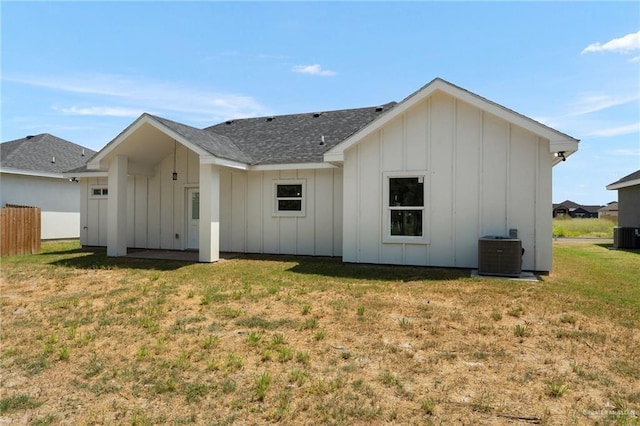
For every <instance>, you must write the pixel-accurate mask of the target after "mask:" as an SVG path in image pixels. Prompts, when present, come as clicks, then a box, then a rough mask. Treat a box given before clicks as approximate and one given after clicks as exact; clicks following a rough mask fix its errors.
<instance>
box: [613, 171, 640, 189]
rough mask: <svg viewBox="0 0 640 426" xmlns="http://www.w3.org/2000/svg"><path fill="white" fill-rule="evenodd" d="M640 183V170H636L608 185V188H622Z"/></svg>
mask: <svg viewBox="0 0 640 426" xmlns="http://www.w3.org/2000/svg"><path fill="white" fill-rule="evenodd" d="M635 185H640V170H638V171H635V172H633V173H631V174H629V175H627V176H625V177H623V178H621V179H618V180H617V181H615V182H613V183H610V184H609V185H607V189H621V188H627V187H630V186H635Z"/></svg>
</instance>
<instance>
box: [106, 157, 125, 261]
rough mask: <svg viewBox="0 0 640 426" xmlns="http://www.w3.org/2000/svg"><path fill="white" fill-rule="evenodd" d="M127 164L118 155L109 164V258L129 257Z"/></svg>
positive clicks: (123, 158)
mask: <svg viewBox="0 0 640 426" xmlns="http://www.w3.org/2000/svg"><path fill="white" fill-rule="evenodd" d="M127 162H128V158H127V156H125V155H118V156H116V158H115V159H114V160H112V161H111V162H110V163H109V186H108V188H109V195H108V202H107V256H110V257H117V256H126V255H127Z"/></svg>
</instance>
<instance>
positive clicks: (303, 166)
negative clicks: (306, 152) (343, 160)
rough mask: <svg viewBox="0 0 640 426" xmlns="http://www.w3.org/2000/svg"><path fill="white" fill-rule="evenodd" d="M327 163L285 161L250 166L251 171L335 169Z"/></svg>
mask: <svg viewBox="0 0 640 426" xmlns="http://www.w3.org/2000/svg"><path fill="white" fill-rule="evenodd" d="M335 168H337V167H336V166H335V165H333V164H328V163H287V164H257V165H255V166H250V167H249V170H251V171H275V170H310V169H335Z"/></svg>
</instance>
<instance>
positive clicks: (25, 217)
mask: <svg viewBox="0 0 640 426" xmlns="http://www.w3.org/2000/svg"><path fill="white" fill-rule="evenodd" d="M1 212H2V213H1V217H0V256H9V255H15V254H34V253H40V227H41V222H40V208H39V207H29V206H16V205H11V204H7V206H6V207H3V208H2V210H1Z"/></svg>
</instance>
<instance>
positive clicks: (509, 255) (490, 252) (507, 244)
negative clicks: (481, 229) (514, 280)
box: [478, 236, 523, 277]
mask: <svg viewBox="0 0 640 426" xmlns="http://www.w3.org/2000/svg"><path fill="white" fill-rule="evenodd" d="M522 254H523V251H522V241H521V240H519V239H517V238H506V237H491V236H487V237H482V238H480V240H479V241H478V274H480V275H498V276H506V277H519V276H520V274H521V273H522Z"/></svg>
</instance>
